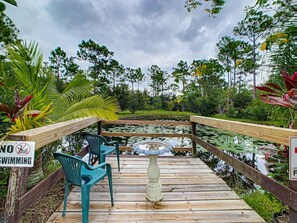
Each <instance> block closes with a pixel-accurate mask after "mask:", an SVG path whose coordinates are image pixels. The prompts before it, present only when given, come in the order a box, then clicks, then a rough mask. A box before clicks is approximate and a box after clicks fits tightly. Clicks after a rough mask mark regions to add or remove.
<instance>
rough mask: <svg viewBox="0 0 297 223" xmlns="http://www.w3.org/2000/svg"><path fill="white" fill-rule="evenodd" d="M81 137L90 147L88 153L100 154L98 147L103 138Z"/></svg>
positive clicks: (85, 135)
mask: <svg viewBox="0 0 297 223" xmlns="http://www.w3.org/2000/svg"><path fill="white" fill-rule="evenodd" d="M82 135H83V137H84V138H85V139H86V140H87V142H88V143H89V146H90V152H91V153H94V154H97V155H98V154H100V145H101V144H102V143H103V142H104V138H103V137H102V136H100V135H96V134H89V133H83V134H82Z"/></svg>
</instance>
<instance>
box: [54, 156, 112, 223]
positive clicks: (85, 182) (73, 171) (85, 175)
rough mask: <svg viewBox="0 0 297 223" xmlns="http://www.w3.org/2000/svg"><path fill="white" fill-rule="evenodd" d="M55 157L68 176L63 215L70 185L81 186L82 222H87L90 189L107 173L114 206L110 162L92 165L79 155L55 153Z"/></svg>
mask: <svg viewBox="0 0 297 223" xmlns="http://www.w3.org/2000/svg"><path fill="white" fill-rule="evenodd" d="M54 157H55V158H56V159H58V160H59V161H60V163H61V165H62V168H63V170H64V173H65V176H66V182H65V194H64V208H63V214H62V216H63V217H64V216H65V214H66V204H67V197H68V193H69V186H70V184H73V185H76V186H79V187H80V188H81V203H82V222H83V223H87V222H88V219H89V204H90V189H91V187H92V186H93V185H94V184H96V183H97V182H98V181H100V180H102V179H103V178H104V177H105V176H106V175H107V176H108V183H109V192H110V199H111V206H113V192H112V175H111V166H110V165H109V164H108V163H101V164H99V165H97V166H90V165H88V164H87V163H86V162H85V161H83V160H82V159H81V157H79V156H70V155H67V154H63V153H54Z"/></svg>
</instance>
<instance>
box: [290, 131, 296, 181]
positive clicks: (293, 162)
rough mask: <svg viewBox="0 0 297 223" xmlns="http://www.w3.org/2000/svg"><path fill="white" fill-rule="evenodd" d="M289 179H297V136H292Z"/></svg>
mask: <svg viewBox="0 0 297 223" xmlns="http://www.w3.org/2000/svg"><path fill="white" fill-rule="evenodd" d="M289 179H290V180H297V137H290V154H289Z"/></svg>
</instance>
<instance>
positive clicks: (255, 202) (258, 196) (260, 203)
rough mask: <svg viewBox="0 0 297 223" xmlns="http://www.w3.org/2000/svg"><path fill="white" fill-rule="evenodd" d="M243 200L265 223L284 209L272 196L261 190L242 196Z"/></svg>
mask: <svg viewBox="0 0 297 223" xmlns="http://www.w3.org/2000/svg"><path fill="white" fill-rule="evenodd" d="M242 198H243V200H244V201H245V202H246V203H247V204H248V205H250V206H251V208H253V209H254V210H255V211H256V212H257V213H258V214H259V215H260V216H261V217H262V218H263V219H264V220H265V221H266V222H270V221H271V220H272V217H273V215H274V214H275V213H280V212H282V210H284V209H285V208H286V207H285V206H284V205H283V204H282V203H281V202H280V201H279V200H278V199H277V198H275V197H274V196H273V195H271V194H270V193H267V192H263V191H261V190H257V191H254V192H252V193H248V194H244V195H243V196H242Z"/></svg>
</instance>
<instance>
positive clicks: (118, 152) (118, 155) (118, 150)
mask: <svg viewBox="0 0 297 223" xmlns="http://www.w3.org/2000/svg"><path fill="white" fill-rule="evenodd" d="M117 161H118V171H120V149H119V147H117Z"/></svg>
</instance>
